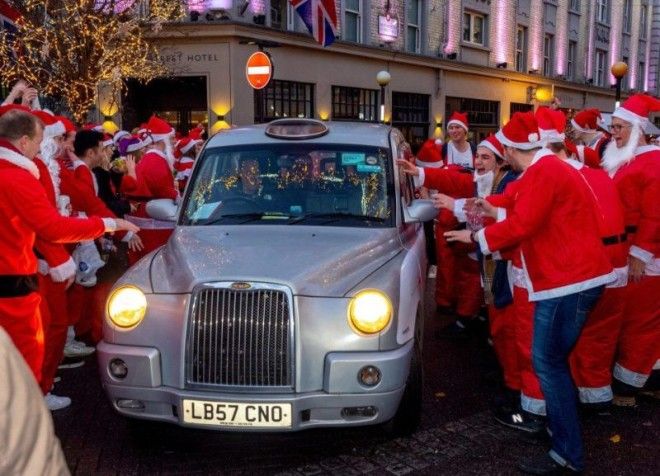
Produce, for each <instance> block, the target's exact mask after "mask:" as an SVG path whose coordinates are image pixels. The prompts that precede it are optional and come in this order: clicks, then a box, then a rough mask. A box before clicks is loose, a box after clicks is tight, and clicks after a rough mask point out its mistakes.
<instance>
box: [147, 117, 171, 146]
mask: <svg viewBox="0 0 660 476" xmlns="http://www.w3.org/2000/svg"><path fill="white" fill-rule="evenodd" d="M147 129H149V132H150V133H151V138H152V139H153V141H154V142H158V141H161V140H165V139H167V138H168V137H170V136H173V135H174V133H175V131H174V128H173V127H172V126H170V125H169V124H168V123H167V121H164V120H163V119H161V118H160V117H158V116H156V115H155V114H154V115H153V116H151V117H150V118H149V121H148V122H147Z"/></svg>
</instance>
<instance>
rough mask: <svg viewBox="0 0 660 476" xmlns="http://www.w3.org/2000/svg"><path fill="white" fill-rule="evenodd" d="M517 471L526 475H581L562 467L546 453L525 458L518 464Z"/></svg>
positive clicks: (578, 472) (579, 472)
mask: <svg viewBox="0 0 660 476" xmlns="http://www.w3.org/2000/svg"><path fill="white" fill-rule="evenodd" d="M518 469H519V470H520V471H522V472H523V473H527V474H539V475H559V474H581V473H582V472H581V471H575V470H574V469H571V468H569V467H567V466H562V465H560V464H559V463H557V462H556V461H555V460H554V459H552V458H551V457H550V455H548V454H547V453H544V454H542V455H538V456H534V457H531V458H525V459H523V460H522V461H520V462H519V463H518Z"/></svg>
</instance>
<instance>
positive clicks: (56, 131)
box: [32, 111, 66, 139]
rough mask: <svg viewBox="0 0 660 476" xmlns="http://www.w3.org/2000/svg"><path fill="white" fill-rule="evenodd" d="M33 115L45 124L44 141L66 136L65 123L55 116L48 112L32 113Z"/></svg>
mask: <svg viewBox="0 0 660 476" xmlns="http://www.w3.org/2000/svg"><path fill="white" fill-rule="evenodd" d="M32 114H34V115H35V116H37V117H38V118H39V119H41V122H43V123H44V139H47V138H49V137H57V136H61V135H64V134H66V128H65V127H64V123H63V122H62V121H61V120H59V119H57V118H56V117H55V116H54V115H53V114H51V113H49V112H46V111H32Z"/></svg>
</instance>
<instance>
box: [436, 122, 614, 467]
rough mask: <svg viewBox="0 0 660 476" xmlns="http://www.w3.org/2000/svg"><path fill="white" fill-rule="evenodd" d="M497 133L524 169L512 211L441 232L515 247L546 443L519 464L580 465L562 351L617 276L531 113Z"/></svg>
mask: <svg viewBox="0 0 660 476" xmlns="http://www.w3.org/2000/svg"><path fill="white" fill-rule="evenodd" d="M498 139H500V142H501V143H502V144H503V145H504V146H505V152H506V155H507V159H508V161H509V163H510V164H511V165H512V167H513V168H514V170H519V171H524V173H523V174H522V175H521V177H520V178H519V179H518V181H517V182H518V188H517V192H516V197H515V201H514V205H513V210H512V211H511V213H510V214H509V215H507V217H506V219H504V220H503V221H500V222H498V223H495V224H493V225H489V226H486V227H485V228H483V229H481V230H479V231H477V232H476V233H475V232H470V231H469V230H456V231H449V232H447V233H446V234H445V236H446V237H447V239H448V240H450V241H454V240H460V241H462V242H465V243H469V242H476V243H478V244H479V247H480V249H481V252H482V253H484V255H489V254H491V253H493V252H495V251H498V250H500V249H505V248H508V247H510V246H513V245H516V244H518V245H519V246H520V253H521V261H522V267H523V272H524V273H525V275H526V277H527V280H528V282H527V286H528V291H529V298H530V300H532V301H535V303H536V304H535V311H534V337H533V343H532V359H533V363H534V368H535V370H536V372H537V374H538V376H539V379H540V381H541V388H542V390H543V395H544V396H545V398H546V408H547V414H548V424H549V428H550V434H551V438H552V447H551V450H550V452H549V453H547V454H543V455H539V456H538V457H534V458H530V459H528V460H525V461H522V462H521V463H520V465H519V468H520V469H521V470H523V471H525V472H528V473H532V474H554V473H556V472H560V471H576V472H577V471H582V470H583V469H584V451H583V448H582V439H581V436H580V428H579V424H578V421H579V418H578V413H577V401H576V397H575V389H574V386H573V382H572V380H571V375H570V369H569V364H568V357H569V353H570V351H571V349H572V348H573V346H574V345H575V342H576V341H577V338H578V336H579V334H580V331H581V329H582V326H583V324H584V321H585V319H586V317H587V313H588V312H589V311H590V310H591V308H593V306H594V305H595V303H596V301H597V300H598V298H599V297H600V295H601V293H602V290H603V286H604V285H605V284H607V283H609V282H611V281H613V280H614V279H615V278H616V275H615V273H614V272H613V268H612V265H611V264H610V263H609V260H608V259H607V256H606V253H605V249H604V246H603V244H602V242H601V238H600V236H599V233H598V216H597V214H598V212H597V206H596V202H595V199H594V197H593V195H592V193H591V192H590V190H589V188H588V186H587V184H586V183H585V181H584V178H583V177H582V175H581V174H580V173H579V172H578V171H577V170H575V169H573V168H572V167H571V166H570V165H568V164H566V163H564V162H563V161H561V160H560V159H559V158H558V157H557V156H555V155H554V154H552V152H550V151H549V150H548V149H544V148H542V142H541V140H540V135H539V131H538V124H537V122H536V119H535V117H534V114H533V113H531V112H528V113H516V114H514V116H513V117H512V119H511V121H510V122H509V123H508V124H507V125H505V126H504V128H503V129H502V130H501V131H500V134H499V137H498ZM481 200H483V199H478V202H481ZM558 244H561V246H558Z"/></svg>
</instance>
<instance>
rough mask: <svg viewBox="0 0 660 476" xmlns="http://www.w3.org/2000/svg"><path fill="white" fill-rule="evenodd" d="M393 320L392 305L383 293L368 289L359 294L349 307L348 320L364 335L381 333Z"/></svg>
mask: <svg viewBox="0 0 660 476" xmlns="http://www.w3.org/2000/svg"><path fill="white" fill-rule="evenodd" d="M391 318H392V303H391V302H390V298H389V297H388V296H387V295H386V294H385V293H383V292H381V291H377V290H375V289H368V290H365V291H360V292H359V293H357V294H356V295H355V296H354V297H353V299H351V302H350V303H349V305H348V319H349V321H350V323H351V325H352V326H353V328H354V329H356V330H358V331H359V332H362V333H364V334H375V333H376V332H380V331H382V330H383V329H385V327H387V324H389V322H390V319H391Z"/></svg>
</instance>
